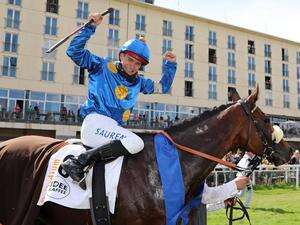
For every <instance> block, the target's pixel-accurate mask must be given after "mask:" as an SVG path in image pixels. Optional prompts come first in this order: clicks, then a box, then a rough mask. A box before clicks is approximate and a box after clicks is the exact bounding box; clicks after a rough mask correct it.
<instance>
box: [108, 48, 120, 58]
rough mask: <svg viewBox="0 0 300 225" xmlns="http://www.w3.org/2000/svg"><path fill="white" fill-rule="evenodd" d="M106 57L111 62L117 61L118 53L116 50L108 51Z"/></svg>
mask: <svg viewBox="0 0 300 225" xmlns="http://www.w3.org/2000/svg"><path fill="white" fill-rule="evenodd" d="M107 51H108V54H107V57H108V58H109V59H110V60H111V61H118V60H119V51H118V50H117V49H108V50H107Z"/></svg>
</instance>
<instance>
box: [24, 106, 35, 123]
mask: <svg viewBox="0 0 300 225" xmlns="http://www.w3.org/2000/svg"><path fill="white" fill-rule="evenodd" d="M34 114H35V110H34V108H33V107H32V105H30V106H29V108H27V110H26V115H27V116H28V119H29V120H32V119H33V118H34Z"/></svg>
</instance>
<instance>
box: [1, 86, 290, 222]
mask: <svg viewBox="0 0 300 225" xmlns="http://www.w3.org/2000/svg"><path fill="white" fill-rule="evenodd" d="M257 97H258V87H256V89H255V90H254V91H253V93H252V94H251V95H250V96H249V97H248V98H247V99H245V100H244V101H238V102H235V103H232V104H228V105H222V106H220V107H218V108H215V109H213V110H211V111H207V112H204V113H203V114H202V115H199V116H197V117H194V118H192V119H190V120H186V121H184V122H182V123H180V124H177V125H174V126H172V127H170V128H168V129H167V130H166V132H167V133H168V134H170V136H172V137H173V139H174V141H175V142H177V143H179V144H181V145H185V146H188V147H190V148H194V149H201V150H202V151H203V152H205V153H208V154H211V155H213V156H216V157H218V158H222V157H223V156H224V155H225V154H226V153H228V152H229V151H231V150H236V149H237V148H244V149H247V151H251V152H253V153H254V154H257V155H261V156H263V155H268V159H269V160H270V161H271V162H273V163H274V164H276V165H280V164H283V163H285V162H287V161H288V160H289V159H290V157H291V154H292V148H291V147H290V146H289V144H288V143H287V142H285V141H284V140H281V141H280V142H279V143H278V144H274V142H273V141H272V138H271V137H272V132H273V127H272V125H271V124H270V122H269V120H268V119H267V117H266V115H265V114H264V113H263V112H262V111H261V110H260V109H259V108H257V107H256V106H255V103H256V101H257ZM153 137H154V136H153V135H152V134H144V135H142V138H143V140H144V142H145V149H144V150H143V151H142V152H140V153H138V154H136V155H134V156H132V157H130V158H126V159H125V160H124V163H123V169H122V172H121V177H120V182H119V187H118V199H117V204H116V213H115V214H114V215H112V224H113V225H153V224H155V225H163V224H165V208H164V202H163V195H162V188H161V181H160V176H159V174H158V170H157V164H156V159H155V151H154V143H153ZM31 138H32V137H31V136H27V137H22V138H17V139H13V140H9V141H6V142H3V143H1V144H0V180H1V185H0V223H2V224H3V225H20V224H22V225H32V224H34V222H35V219H36V216H37V214H38V213H40V216H41V217H42V218H43V220H45V221H47V223H48V224H52V225H60V224H67V225H68V224H70V225H86V224H91V219H90V215H89V211H87V210H74V209H68V208H65V207H62V206H58V205H56V204H54V203H46V204H45V205H44V206H43V207H41V208H39V207H37V206H36V202H37V199H38V196H39V192H40V188H41V185H42V181H43V176H42V175H43V174H44V173H45V170H46V165H42V163H40V162H41V161H42V159H45V160H44V161H47V159H49V157H50V155H51V154H52V153H53V151H52V150H53V148H52V146H53V145H55V144H57V143H59V141H58V140H55V139H50V138H44V137H43V138H42V137H40V138H39V139H36V138H37V137H35V140H40V141H39V143H38V142H37V143H30V141H31ZM45 146H46V147H45ZM24 152H26V153H27V154H24ZM24 155H25V156H24ZM32 155H35V159H39V160H34V161H32V160H30V159H29V156H32ZM179 155H180V163H181V167H182V172H183V178H184V185H185V191H186V200H187V201H188V200H190V199H191V198H193V197H194V196H195V195H196V192H197V188H198V187H199V184H200V183H201V182H203V181H204V180H205V178H206V177H207V176H208V175H209V173H210V172H211V171H212V170H213V168H214V167H215V166H216V163H214V162H211V161H208V160H205V159H203V158H197V157H194V156H192V155H190V154H188V153H185V152H179ZM45 164H46V163H45ZM38 168H41V169H40V170H38ZM11 171H13V172H11ZM37 171H39V172H37ZM8 174H10V175H8ZM38 175H40V176H38ZM8 176H10V177H8ZM11 180H12V181H11ZM4 184H5V185H4ZM28 184H29V186H30V187H31V188H28ZM25 187H26V188H25ZM35 187H36V189H34V188H35ZM20 207H22V208H20Z"/></svg>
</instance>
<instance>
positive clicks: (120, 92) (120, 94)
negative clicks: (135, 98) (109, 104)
mask: <svg viewBox="0 0 300 225" xmlns="http://www.w3.org/2000/svg"><path fill="white" fill-rule="evenodd" d="M127 94H128V89H127V88H126V87H124V86H117V87H116V88H115V96H116V97H117V99H120V100H122V99H124V98H126V96H127Z"/></svg>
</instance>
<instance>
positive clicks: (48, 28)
mask: <svg viewBox="0 0 300 225" xmlns="http://www.w3.org/2000/svg"><path fill="white" fill-rule="evenodd" d="M45 34H48V35H57V19H56V18H53V17H49V16H47V17H46V25H45Z"/></svg>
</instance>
